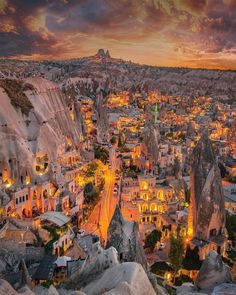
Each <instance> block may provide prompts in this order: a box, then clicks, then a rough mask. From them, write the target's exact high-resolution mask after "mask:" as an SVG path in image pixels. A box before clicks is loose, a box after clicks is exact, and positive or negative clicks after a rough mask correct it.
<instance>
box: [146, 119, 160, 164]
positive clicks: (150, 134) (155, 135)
mask: <svg viewBox="0 0 236 295" xmlns="http://www.w3.org/2000/svg"><path fill="white" fill-rule="evenodd" d="M144 142H145V145H146V146H147V149H148V152H149V153H150V154H151V155H152V158H153V160H154V162H155V163H157V162H158V149H159V143H160V133H159V126H158V125H153V124H151V123H149V124H147V125H146V126H145V129H144Z"/></svg>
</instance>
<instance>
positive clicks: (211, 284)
mask: <svg viewBox="0 0 236 295" xmlns="http://www.w3.org/2000/svg"><path fill="white" fill-rule="evenodd" d="M231 282H232V278H231V274H230V269H229V267H228V266H227V265H225V264H224V263H223V261H222V258H221V256H220V255H218V254H217V252H216V251H214V250H212V251H211V252H210V253H209V254H208V256H207V258H206V259H205V260H204V262H203V264H202V266H201V268H200V271H199V273H198V276H197V279H196V282H195V286H196V287H197V289H198V290H202V291H204V292H211V291H212V290H213V289H214V288H215V287H216V286H218V285H221V284H223V283H231Z"/></svg>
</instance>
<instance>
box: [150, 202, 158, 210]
mask: <svg viewBox="0 0 236 295" xmlns="http://www.w3.org/2000/svg"><path fill="white" fill-rule="evenodd" d="M150 211H151V212H155V211H157V205H156V204H155V203H152V204H151V206H150Z"/></svg>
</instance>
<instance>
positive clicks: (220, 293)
mask: <svg viewBox="0 0 236 295" xmlns="http://www.w3.org/2000/svg"><path fill="white" fill-rule="evenodd" d="M235 294H236V285H235V284H221V285H219V286H216V287H215V288H214V290H213V292H212V294H211V295H235Z"/></svg>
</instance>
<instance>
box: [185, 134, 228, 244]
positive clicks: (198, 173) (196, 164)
mask: <svg viewBox="0 0 236 295" xmlns="http://www.w3.org/2000/svg"><path fill="white" fill-rule="evenodd" d="M190 187H191V197H190V207H189V222H188V235H189V236H190V237H191V238H197V239H199V240H204V241H208V240H209V239H211V238H212V237H217V236H223V233H224V227H225V207H224V196H223V192H222V187H221V178H220V171H219V168H218V165H217V162H216V159H215V155H214V152H213V148H212V144H211V142H210V140H209V138H208V134H207V133H206V132H205V133H204V134H203V136H202V137H201V139H200V140H199V142H198V143H197V145H196V147H195V148H194V150H193V153H192V158H191V170H190Z"/></svg>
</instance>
